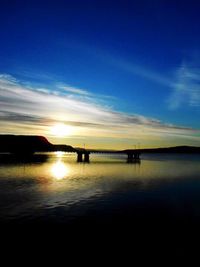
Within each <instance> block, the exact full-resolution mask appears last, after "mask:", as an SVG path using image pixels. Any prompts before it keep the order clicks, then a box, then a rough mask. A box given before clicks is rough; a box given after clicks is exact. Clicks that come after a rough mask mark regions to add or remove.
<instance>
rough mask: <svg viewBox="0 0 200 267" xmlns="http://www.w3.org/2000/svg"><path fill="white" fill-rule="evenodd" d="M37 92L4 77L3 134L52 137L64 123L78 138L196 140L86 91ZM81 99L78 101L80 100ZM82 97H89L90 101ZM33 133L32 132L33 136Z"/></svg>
mask: <svg viewBox="0 0 200 267" xmlns="http://www.w3.org/2000/svg"><path fill="white" fill-rule="evenodd" d="M61 89H63V88H59V87H57V88H55V89H54V90H53V91H52V90H50V89H48V88H37V87H34V85H32V86H31V87H28V86H27V85H26V84H23V83H22V82H20V81H18V80H16V79H15V78H14V77H12V76H9V75H5V74H4V75H0V124H1V132H2V133H3V132H4V133H25V134H26V133H27V132H30V133H38V132H39V131H41V132H40V134H46V135H49V134H50V131H49V127H51V126H52V125H53V124H55V123H56V122H63V123H66V124H67V125H71V126H73V127H74V128H76V131H74V136H78V135H79V136H80V135H82V136H86V137H93V136H96V137H98V136H99V137H104V138H111V137H115V138H140V139H141V138H145V136H148V138H151V137H153V136H158V135H159V136H160V137H162V138H165V137H166V136H169V135H170V136H172V135H174V136H175V135H180V136H184V135H187V136H193V135H194V134H195V133H196V130H194V129H191V128H187V127H182V126H177V125H172V124H170V123H165V122H162V121H160V120H157V119H155V118H149V117H145V116H141V115H139V114H127V113H123V112H118V111H116V110H113V109H112V108H108V105H102V104H101V102H98V100H97V99H96V97H95V95H93V94H90V92H88V91H86V90H82V89H77V88H73V87H67V90H66V91H67V92H72V93H74V94H75V96H74V97H73V98H71V95H70V94H63V92H62V90H61ZM76 95H77V97H76ZM79 95H83V96H85V95H89V96H90V97H89V99H88V98H87V97H86V98H84V97H83V98H80V97H79ZM23 131H24V132H23ZM31 131H32V132H31Z"/></svg>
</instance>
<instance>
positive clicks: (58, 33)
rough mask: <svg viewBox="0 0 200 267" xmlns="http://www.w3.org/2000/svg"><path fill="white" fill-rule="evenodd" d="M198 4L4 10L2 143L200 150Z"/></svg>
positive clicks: (77, 0)
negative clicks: (16, 138)
mask: <svg viewBox="0 0 200 267" xmlns="http://www.w3.org/2000/svg"><path fill="white" fill-rule="evenodd" d="M199 13H200V2H199V1H195V0H188V1H186V0H182V1H178V0H173V1H172V0H132V1H130V0H129V1H128V0H123V1H117V0H115V1H114V0H107V1H104V0H101V1H98V0H91V1H88V0H84V1H83V0H82V1H81V0H48V1H46V0H40V1H39V0H38V1H37V0H29V1H24V0H0V133H1V134H29V135H30V134H34V135H35V134H37V135H44V136H46V137H47V138H48V140H49V141H51V142H53V143H65V144H70V145H73V146H78V147H80V146H81V147H83V146H86V147H88V148H117V149H118V148H120V149H125V148H135V147H164V146H175V145H195V146H199V145H200V120H199V118H200V34H199V33H200V16H199Z"/></svg>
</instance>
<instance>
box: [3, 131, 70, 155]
mask: <svg viewBox="0 0 200 267" xmlns="http://www.w3.org/2000/svg"><path fill="white" fill-rule="evenodd" d="M59 150H61V151H65V152H74V151H75V149H74V148H73V147H72V146H67V145H53V144H51V143H50V142H49V141H48V140H47V139H46V138H45V137H43V136H36V135H0V152H1V153H3V152H8V153H13V154H33V153H35V152H51V151H59Z"/></svg>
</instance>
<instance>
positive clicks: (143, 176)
mask: <svg viewBox="0 0 200 267" xmlns="http://www.w3.org/2000/svg"><path fill="white" fill-rule="evenodd" d="M199 162H200V156H198V155H142V159H141V163H140V164H139V163H135V164H127V163H126V158H125V156H117V157H116V156H110V155H107V156H103V155H92V156H91V163H90V164H87V163H85V164H84V163H77V162H76V157H75V155H70V154H48V155H45V154H43V155H36V156H35V157H34V160H33V161H31V162H22V161H20V162H19V161H18V162H13V161H9V160H2V158H1V162H0V222H1V223H7V224H8V223H15V224H16V223H17V224H18V223H19V224H21V223H34V224H35V223H36V224H37V223H39V224H40V223H64V224H68V225H76V224H84V223H85V224H93V225H94V224H101V225H116V224H119V225H128V224H130V225H134V224H135V225H137V224H138V225H140V226H141V224H144V225H155V224H158V223H159V224H160V225H162V224H163V225H173V224H174V223H176V224H177V225H179V224H180V225H182V226H183V225H185V226H187V225H193V224H194V225H198V224H199V222H200V164H199Z"/></svg>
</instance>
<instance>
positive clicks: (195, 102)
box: [168, 63, 200, 109]
mask: <svg viewBox="0 0 200 267" xmlns="http://www.w3.org/2000/svg"><path fill="white" fill-rule="evenodd" d="M168 103H169V108H170V109H178V108H179V107H181V106H190V107H199V106H200V68H194V67H191V66H189V65H187V64H186V63H183V64H182V65H181V66H180V68H178V70H177V72H176V83H175V84H174V87H173V91H172V94H171V96H170V98H169V101H168Z"/></svg>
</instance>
